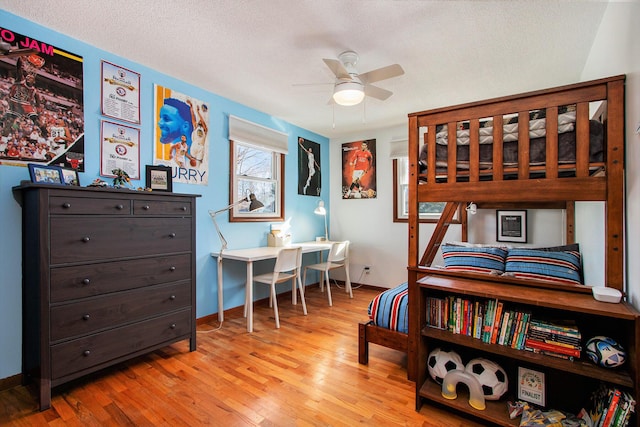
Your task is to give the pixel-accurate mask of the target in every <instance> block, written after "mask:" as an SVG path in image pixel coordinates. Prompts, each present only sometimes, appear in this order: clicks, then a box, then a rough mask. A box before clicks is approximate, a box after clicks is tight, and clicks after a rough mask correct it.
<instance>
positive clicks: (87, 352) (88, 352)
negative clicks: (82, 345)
mask: <svg viewBox="0 0 640 427" xmlns="http://www.w3.org/2000/svg"><path fill="white" fill-rule="evenodd" d="M90 354H91V352H90V351H89V350H85V351H83V352H82V355H83V356H84V357H88V356H89V355H90Z"/></svg>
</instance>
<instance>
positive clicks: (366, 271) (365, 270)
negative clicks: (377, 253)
mask: <svg viewBox="0 0 640 427" xmlns="http://www.w3.org/2000/svg"><path fill="white" fill-rule="evenodd" d="M370 272H371V267H369V266H368V265H365V266H364V274H369V273H370Z"/></svg>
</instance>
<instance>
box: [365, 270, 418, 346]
mask: <svg viewBox="0 0 640 427" xmlns="http://www.w3.org/2000/svg"><path fill="white" fill-rule="evenodd" d="M408 300H409V288H408V284H407V282H405V283H403V284H401V285H398V286H396V287H395V288H391V289H388V290H386V291H384V292H382V293H380V294H378V295H377V296H376V297H375V298H374V299H373V300H371V302H370V303H369V309H368V313H369V319H371V321H372V322H373V324H374V325H376V326H380V327H383V328H387V329H391V330H393V331H398V332H402V333H404V334H406V333H407V332H408V331H409V315H408V307H407V301H408Z"/></svg>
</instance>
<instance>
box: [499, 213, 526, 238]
mask: <svg viewBox="0 0 640 427" xmlns="http://www.w3.org/2000/svg"><path fill="white" fill-rule="evenodd" d="M496 241H498V242H517V243H527V211H526V210H517V211H496Z"/></svg>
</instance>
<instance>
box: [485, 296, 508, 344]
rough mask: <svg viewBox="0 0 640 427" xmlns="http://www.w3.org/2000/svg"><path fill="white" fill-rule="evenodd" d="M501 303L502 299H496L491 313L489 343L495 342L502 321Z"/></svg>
mask: <svg viewBox="0 0 640 427" xmlns="http://www.w3.org/2000/svg"><path fill="white" fill-rule="evenodd" d="M503 305H504V304H503V303H502V301H498V300H496V309H495V310H496V311H495V313H494V315H493V323H492V324H491V335H490V339H489V342H490V343H491V344H496V342H497V341H498V333H499V332H500V323H501V321H502V317H503V314H502V309H503Z"/></svg>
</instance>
